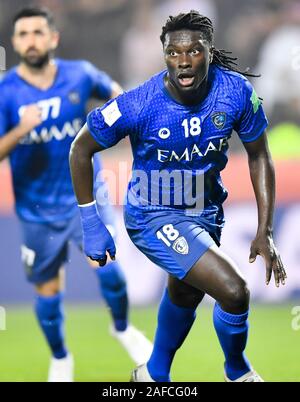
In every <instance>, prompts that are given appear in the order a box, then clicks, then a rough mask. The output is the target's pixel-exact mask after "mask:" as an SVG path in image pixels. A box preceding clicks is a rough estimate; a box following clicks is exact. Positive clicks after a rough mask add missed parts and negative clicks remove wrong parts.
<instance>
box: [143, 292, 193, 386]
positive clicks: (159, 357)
mask: <svg viewBox="0 0 300 402" xmlns="http://www.w3.org/2000/svg"><path fill="white" fill-rule="evenodd" d="M195 318H196V310H195V309H191V308H183V307H178V306H176V305H175V304H173V303H172V301H171V299H170V297H169V293H168V290H166V292H165V294H164V296H163V299H162V301H161V303H160V307H159V312H158V326H157V330H156V335H155V341H154V348H153V352H152V355H151V357H150V360H149V362H148V364H147V367H148V371H149V373H150V375H151V377H152V379H153V380H154V381H157V382H169V381H170V370H171V364H172V361H173V359H174V356H175V353H176V351H177V350H178V349H179V348H180V347H181V345H182V344H183V342H184V340H185V338H186V336H187V335H188V333H189V331H190V329H191V328H192V325H193V323H194V321H195Z"/></svg>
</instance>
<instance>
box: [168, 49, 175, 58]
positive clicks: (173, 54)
mask: <svg viewBox="0 0 300 402" xmlns="http://www.w3.org/2000/svg"><path fill="white" fill-rule="evenodd" d="M168 55H169V56H171V57H176V56H177V52H175V50H170V51H169V52H168Z"/></svg>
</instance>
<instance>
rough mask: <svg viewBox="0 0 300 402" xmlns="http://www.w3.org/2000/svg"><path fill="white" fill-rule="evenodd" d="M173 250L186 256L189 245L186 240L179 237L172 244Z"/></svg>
mask: <svg viewBox="0 0 300 402" xmlns="http://www.w3.org/2000/svg"><path fill="white" fill-rule="evenodd" d="M173 250H175V251H176V253H178V254H182V255H187V254H188V253H189V245H188V242H187V241H186V239H185V238H184V237H183V236H182V237H179V238H178V239H177V240H176V241H175V242H174V244H173Z"/></svg>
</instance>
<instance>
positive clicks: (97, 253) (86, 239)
mask: <svg viewBox="0 0 300 402" xmlns="http://www.w3.org/2000/svg"><path fill="white" fill-rule="evenodd" d="M80 212H81V223H82V229H83V251H84V253H85V254H86V256H87V257H88V258H90V259H91V260H93V261H97V262H98V263H99V266H100V267H103V266H104V265H105V264H106V262H107V255H109V256H110V258H111V260H113V261H114V260H115V258H116V245H115V242H114V239H113V238H112V236H111V234H110V233H109V231H108V230H107V228H106V226H105V225H104V223H103V222H102V221H101V219H100V217H99V215H98V213H97V209H96V205H93V206H90V207H84V208H82V207H80Z"/></svg>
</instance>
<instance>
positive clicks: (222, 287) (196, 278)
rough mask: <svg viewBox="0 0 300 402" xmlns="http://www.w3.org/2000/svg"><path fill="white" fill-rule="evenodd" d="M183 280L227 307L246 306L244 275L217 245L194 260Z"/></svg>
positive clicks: (246, 295) (238, 307) (246, 293)
mask: <svg viewBox="0 0 300 402" xmlns="http://www.w3.org/2000/svg"><path fill="white" fill-rule="evenodd" d="M184 282H185V283H187V284H189V285H191V286H194V287H196V288H197V289H200V290H202V291H203V292H205V293H207V294H208V295H210V296H211V297H213V298H214V299H215V300H217V301H218V302H219V303H220V304H221V305H223V306H225V308H227V309H228V308H229V309H235V308H236V309H237V310H240V309H241V310H244V309H246V308H247V307H248V303H249V290H248V288H247V284H246V281H245V279H244V277H243V276H242V274H241V272H240V271H239V269H238V268H237V266H236V265H235V263H234V262H233V261H232V260H231V259H230V258H229V257H228V256H226V255H225V254H224V253H223V252H221V250H220V249H219V248H218V247H217V246H212V247H211V248H210V249H209V250H208V251H207V252H206V253H205V254H204V255H203V256H202V257H201V258H200V259H199V260H198V261H197V262H196V264H195V265H194V267H193V268H192V269H191V270H190V271H189V273H188V274H187V276H186V277H185V278H184Z"/></svg>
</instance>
